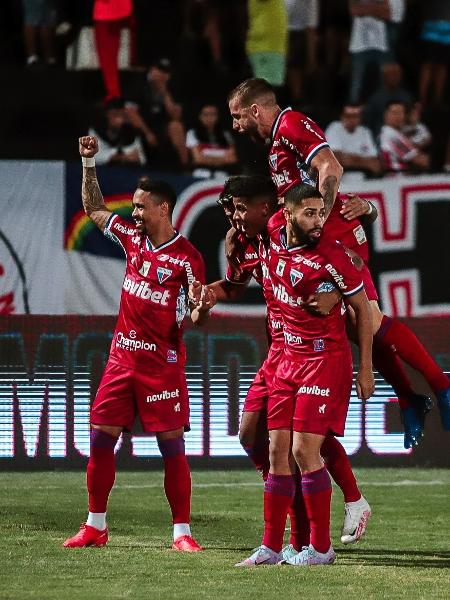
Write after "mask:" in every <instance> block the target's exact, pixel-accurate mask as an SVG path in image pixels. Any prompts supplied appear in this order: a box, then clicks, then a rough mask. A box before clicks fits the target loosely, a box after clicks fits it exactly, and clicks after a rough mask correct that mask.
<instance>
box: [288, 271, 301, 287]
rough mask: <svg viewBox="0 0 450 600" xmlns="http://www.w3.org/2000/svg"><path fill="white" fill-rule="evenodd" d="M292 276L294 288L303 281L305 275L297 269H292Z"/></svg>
mask: <svg viewBox="0 0 450 600" xmlns="http://www.w3.org/2000/svg"><path fill="white" fill-rule="evenodd" d="M290 275H291V283H292V285H293V286H296V285H297V283H298V282H299V281H301V280H302V279H303V273H300V271H297V269H291V272H290Z"/></svg>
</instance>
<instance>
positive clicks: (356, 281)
mask: <svg viewBox="0 0 450 600" xmlns="http://www.w3.org/2000/svg"><path fill="white" fill-rule="evenodd" d="M326 259H327V263H326V264H325V270H326V271H328V273H329V275H330V281H332V282H333V284H334V285H335V287H336V288H337V289H338V290H339V291H340V292H341V294H342V295H343V296H347V297H348V296H353V295H354V294H357V293H358V292H360V291H361V290H363V289H364V284H363V281H362V273H361V271H358V270H357V269H356V267H355V265H354V264H353V262H352V259H351V257H350V256H349V255H348V254H347V253H346V251H345V248H344V247H343V246H342V244H340V243H339V242H336V243H333V244H330V246H329V248H328V251H327V252H326Z"/></svg>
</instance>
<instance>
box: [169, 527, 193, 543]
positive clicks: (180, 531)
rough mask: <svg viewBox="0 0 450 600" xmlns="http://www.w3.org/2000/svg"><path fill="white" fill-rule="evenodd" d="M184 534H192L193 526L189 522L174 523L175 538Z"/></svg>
mask: <svg viewBox="0 0 450 600" xmlns="http://www.w3.org/2000/svg"><path fill="white" fill-rule="evenodd" d="M182 535H191V527H190V525H189V523H174V524H173V539H174V540H176V539H177V538H179V537H180V536H182Z"/></svg>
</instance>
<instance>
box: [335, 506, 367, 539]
mask: <svg viewBox="0 0 450 600" xmlns="http://www.w3.org/2000/svg"><path fill="white" fill-rule="evenodd" d="M344 508H345V517H344V523H343V525H342V532H341V542H342V543H343V544H353V543H355V542H357V541H358V540H360V539H361V538H362V536H363V535H364V532H365V531H366V527H367V522H368V520H369V518H370V515H371V514H372V511H371V509H370V506H369V503H368V502H367V500H366V499H365V498H364V496H361V498H360V499H359V500H357V501H356V502H346V503H345V505H344Z"/></svg>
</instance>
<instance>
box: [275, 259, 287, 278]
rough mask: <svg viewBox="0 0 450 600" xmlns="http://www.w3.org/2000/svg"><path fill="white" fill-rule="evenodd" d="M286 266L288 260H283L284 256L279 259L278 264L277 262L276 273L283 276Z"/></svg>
mask: <svg viewBox="0 0 450 600" xmlns="http://www.w3.org/2000/svg"><path fill="white" fill-rule="evenodd" d="M285 266H286V261H285V260H283V259H282V258H280V259H279V260H278V264H277V268H276V269H275V273H276V274H277V275H279V276H280V277H282V276H283V273H284V267H285Z"/></svg>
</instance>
